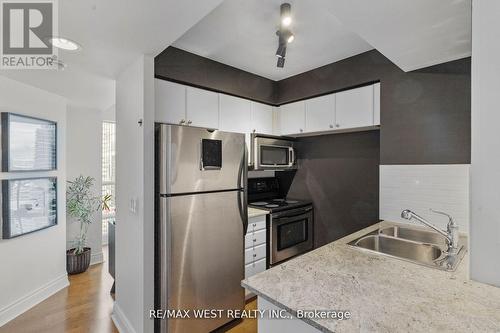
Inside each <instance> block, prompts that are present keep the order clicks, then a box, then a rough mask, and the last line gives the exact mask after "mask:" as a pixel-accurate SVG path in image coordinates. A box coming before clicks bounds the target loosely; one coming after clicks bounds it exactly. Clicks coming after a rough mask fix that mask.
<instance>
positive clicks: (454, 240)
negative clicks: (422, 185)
mask: <svg viewBox="0 0 500 333" xmlns="http://www.w3.org/2000/svg"><path fill="white" fill-rule="evenodd" d="M430 211H431V212H433V213H436V214H441V215H444V216H447V217H448V225H447V226H446V231H443V230H441V229H439V228H437V227H436V226H434V225H433V224H431V223H430V222H428V221H427V220H425V219H424V218H423V217H421V216H419V215H417V214H415V213H414V212H412V211H411V210H409V209H405V210H403V211H402V212H401V217H402V218H404V219H407V220H409V221H411V220H412V219H415V220H417V221H419V222H421V223H422V224H425V225H426V226H428V227H429V228H431V229H433V230H435V231H436V232H438V233H440V234H441V235H443V236H444V237H445V238H446V240H447V242H448V253H450V254H455V253H457V252H458V237H459V235H458V225H457V223H456V222H455V221H454V220H453V217H451V215H449V214H446V213H444V212H440V211H437V210H434V209H432V208H431V209H430Z"/></svg>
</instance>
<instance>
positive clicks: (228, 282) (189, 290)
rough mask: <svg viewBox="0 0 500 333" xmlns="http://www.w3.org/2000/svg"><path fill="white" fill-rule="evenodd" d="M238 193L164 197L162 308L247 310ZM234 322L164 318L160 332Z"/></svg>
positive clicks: (205, 328) (198, 329) (200, 329)
mask: <svg viewBox="0 0 500 333" xmlns="http://www.w3.org/2000/svg"><path fill="white" fill-rule="evenodd" d="M239 192H240V191H228V192H216V193H205V194H196V195H186V196H174V197H162V198H160V216H163V219H162V221H161V222H160V223H161V225H160V228H159V230H160V249H162V250H161V251H160V258H159V259H160V263H161V269H160V271H161V283H160V285H162V287H161V296H160V298H161V308H162V309H184V310H193V309H222V310H223V309H243V308H244V306H245V304H244V300H245V294H244V289H243V288H242V287H241V285H240V283H241V280H243V278H244V244H243V238H244V236H243V229H244V228H243V225H244V223H246V221H243V219H244V218H245V217H244V215H243V212H242V211H240V205H239V204H238V201H239V200H240V199H241V196H240V195H239ZM230 320H231V319H227V318H216V319H168V320H162V323H161V332H169V333H172V332H193V333H194V332H209V331H212V330H213V329H215V328H217V327H219V326H222V325H224V324H225V323H227V322H229V321H230ZM167 327H168V331H167Z"/></svg>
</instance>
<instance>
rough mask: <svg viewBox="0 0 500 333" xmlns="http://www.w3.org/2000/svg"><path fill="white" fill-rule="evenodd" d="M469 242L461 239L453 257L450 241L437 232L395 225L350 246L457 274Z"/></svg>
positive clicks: (382, 228) (374, 232) (373, 232)
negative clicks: (466, 244) (450, 250)
mask: <svg viewBox="0 0 500 333" xmlns="http://www.w3.org/2000/svg"><path fill="white" fill-rule="evenodd" d="M465 243H466V239H465V237H460V239H459V248H458V251H457V252H456V253H453V254H451V253H448V252H447V249H448V244H447V240H446V238H445V237H443V236H442V235H440V234H438V233H436V232H432V231H427V230H421V229H420V228H412V227H411V226H402V225H392V226H385V227H381V228H379V229H377V230H375V231H372V232H370V233H368V234H365V235H363V236H361V237H359V238H357V239H355V240H353V241H352V242H350V243H348V244H349V245H351V246H354V247H357V248H361V249H365V250H368V251H372V252H375V253H379V254H383V255H386V256H390V257H393V258H397V259H402V260H406V261H410V262H413V263H416V264H420V265H424V266H428V267H433V268H437V269H441V270H445V271H455V270H456V268H457V266H458V264H459V263H460V261H461V260H462V258H463V257H464V255H465V252H466V248H465V246H464V245H463V244H465Z"/></svg>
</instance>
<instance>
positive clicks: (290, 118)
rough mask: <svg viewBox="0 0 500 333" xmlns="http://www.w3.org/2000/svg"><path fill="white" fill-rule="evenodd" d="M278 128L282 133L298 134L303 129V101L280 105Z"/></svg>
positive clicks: (304, 120)
mask: <svg viewBox="0 0 500 333" xmlns="http://www.w3.org/2000/svg"><path fill="white" fill-rule="evenodd" d="M279 118H280V130H281V134H282V135H290V134H300V133H303V132H304V129H305V122H306V118H305V102H304V101H300V102H295V103H289V104H285V105H282V106H280V117H279Z"/></svg>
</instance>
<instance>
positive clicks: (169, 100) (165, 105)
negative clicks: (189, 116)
mask: <svg viewBox="0 0 500 333" xmlns="http://www.w3.org/2000/svg"><path fill="white" fill-rule="evenodd" d="M155 121H156V122H159V123H169V124H184V123H185V122H186V86H183V85H181V84H177V83H172V82H169V81H165V80H158V79H155Z"/></svg>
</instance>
